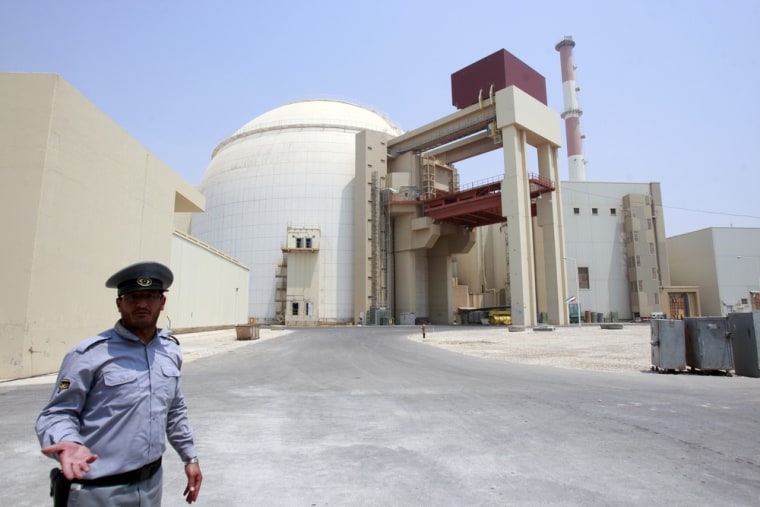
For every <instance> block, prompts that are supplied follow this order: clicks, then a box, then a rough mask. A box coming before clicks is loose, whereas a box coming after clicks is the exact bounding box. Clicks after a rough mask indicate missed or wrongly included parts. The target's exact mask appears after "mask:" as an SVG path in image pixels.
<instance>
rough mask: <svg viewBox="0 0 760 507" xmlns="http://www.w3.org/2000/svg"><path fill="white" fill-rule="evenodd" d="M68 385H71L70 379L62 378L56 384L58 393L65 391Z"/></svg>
mask: <svg viewBox="0 0 760 507" xmlns="http://www.w3.org/2000/svg"><path fill="white" fill-rule="evenodd" d="M69 387H71V380H69V379H67V378H65V379H62V380H61V382H60V383H59V384H58V392H59V393H60V392H62V391H65V390H66V389H68V388H69Z"/></svg>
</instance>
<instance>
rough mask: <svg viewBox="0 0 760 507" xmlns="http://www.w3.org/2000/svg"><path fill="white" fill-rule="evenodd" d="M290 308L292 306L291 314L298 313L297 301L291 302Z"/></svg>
mask: <svg viewBox="0 0 760 507" xmlns="http://www.w3.org/2000/svg"><path fill="white" fill-rule="evenodd" d="M292 308H293V315H298V303H296V302H293V305H292Z"/></svg>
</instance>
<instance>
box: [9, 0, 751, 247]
mask: <svg viewBox="0 0 760 507" xmlns="http://www.w3.org/2000/svg"><path fill="white" fill-rule="evenodd" d="M758 33H760V0H641V1H616V0H607V1H603V0H567V1H564V2H557V1H543V2H542V1H533V2H524V1H522V2H516V1H509V0H500V1H497V2H466V1H458V2H453V1H448V0H439V1H427V0H426V1H414V0H404V1H396V0H390V1H386V2H362V1H350V2H349V1H330V0H323V1H287V0H281V1H278V2H268V1H263V0H257V1H254V0H228V1H225V0H215V1H211V0H208V1H201V0H183V1H179V0H175V1H168V0H167V1H161V0H129V1H128V0H121V1H117V0H112V1H108V0H0V71H32V72H54V73H58V74H60V75H61V76H63V78H64V79H66V80H67V81H68V82H70V83H71V84H72V85H73V86H74V87H75V88H77V89H78V90H79V91H80V92H82V93H83V94H84V95H85V96H86V97H87V98H88V99H89V100H90V101H92V102H93V103H95V104H96V105H97V106H98V107H99V108H100V109H101V110H102V111H103V112H104V113H105V114H107V115H108V116H110V117H111V118H112V119H113V120H114V121H116V122H117V123H118V124H119V125H121V126H122V127H123V128H124V129H125V130H126V131H127V132H129V133H130V134H131V135H132V136H134V137H135V138H137V139H138V140H139V141H140V142H142V143H143V144H144V145H145V146H146V147H147V148H148V149H150V150H151V151H152V152H153V153H155V154H156V155H157V156H158V157H160V158H161V159H162V160H163V161H164V162H166V163H167V164H168V165H169V166H170V167H172V168H173V169H174V170H175V171H177V172H178V173H179V174H181V175H182V176H183V177H185V178H186V179H187V180H188V181H189V182H190V183H192V184H198V183H200V181H201V179H202V177H203V173H204V171H205V169H206V167H207V165H208V163H209V160H210V155H211V151H212V150H213V149H214V147H215V146H216V145H217V144H218V143H219V142H220V141H223V140H224V139H226V138H227V137H228V136H229V135H230V134H232V133H233V132H234V131H235V130H237V129H238V128H239V127H241V126H242V125H243V124H245V123H247V122H248V121H250V120H251V119H253V118H255V117H257V116H259V115H261V114H263V113H265V112H267V111H270V110H271V109H274V108H276V107H279V106H281V105H284V104H286V103H289V102H293V101H297V100H302V99H309V98H337V99H343V100H348V101H351V102H354V103H356V104H359V105H363V106H366V107H370V108H373V109H375V110H377V111H379V112H381V113H383V114H385V115H387V116H388V117H389V118H390V119H391V120H392V121H393V122H394V123H396V124H397V125H398V126H399V127H400V128H402V129H404V130H411V129H414V128H417V127H419V126H421V125H424V124H426V123H429V122H431V121H434V120H436V119H438V118H440V117H442V116H445V115H448V114H450V113H452V112H454V111H455V109H454V107H453V106H452V105H451V90H450V76H451V74H452V73H453V72H456V71H457V70H459V69H461V68H462V67H465V66H467V65H469V64H470V63H473V62H475V61H477V60H479V59H481V58H483V57H485V56H487V55H489V54H491V53H493V52H494V51H497V50H499V49H502V48H504V49H506V50H508V51H510V52H511V53H513V54H514V55H515V56H517V57H518V58H520V59H522V60H523V61H524V62H526V63H527V64H528V65H530V66H531V67H533V68H534V69H536V70H537V71H538V72H539V73H541V74H542V75H544V76H545V77H546V83H547V89H548V98H549V106H550V107H552V108H553V109H555V110H556V111H557V112H561V111H562V108H563V103H562V80H561V76H560V61H559V53H558V52H557V51H555V50H554V45H555V44H556V43H557V42H559V41H560V40H562V38H563V37H564V36H565V35H572V36H573V38H574V40H575V42H576V47H575V50H574V58H575V64H576V65H577V67H578V68H577V70H576V80H577V82H578V86H580V88H581V92H580V94H579V98H580V104H581V107H582V108H583V111H584V114H583V117H582V119H581V122H582V128H583V131H584V133H585V134H586V140H585V143H584V152H585V156H586V158H587V159H588V165H587V170H586V174H587V179H588V180H589V181H619V182H648V181H657V182H660V183H661V184H662V191H663V201H664V204H665V208H666V214H665V229H666V233H667V235H668V236H674V235H677V234H682V233H685V232H690V231H694V230H698V229H702V228H705V227H729V226H734V227H760V209H758V191H759V190H760V164H758V145H760V59H759V58H758V56H757V55H758V52H759V51H760V48H759V47H758ZM563 132H564V130H563ZM563 135H564V134H563ZM563 144H564V138H563ZM495 153H496V154H498V153H499V152H495ZM500 156H501V155H498V156H494V154H491V155H488V156H482V157H479V158H477V159H473V160H470V161H467V162H466V163H463V164H459V167H460V172H461V179H462V181H463V182H468V181H474V180H479V179H483V178H487V177H491V176H496V175H499V174H500V173H501V172H502V170H503V169H502V165H501V159H500ZM560 175H561V179H567V178H568V173H567V163H566V153H565V151H564V148H563V149H562V150H561V152H560Z"/></svg>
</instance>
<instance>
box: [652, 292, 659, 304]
mask: <svg viewBox="0 0 760 507" xmlns="http://www.w3.org/2000/svg"><path fill="white" fill-rule="evenodd" d="M653 301H654V304H656V305H659V304H660V293H659V292H655V293H654V299H653Z"/></svg>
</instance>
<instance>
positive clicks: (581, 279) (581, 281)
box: [578, 268, 590, 289]
mask: <svg viewBox="0 0 760 507" xmlns="http://www.w3.org/2000/svg"><path fill="white" fill-rule="evenodd" d="M578 288H579V289H588V288H590V287H589V282H588V268H578Z"/></svg>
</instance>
